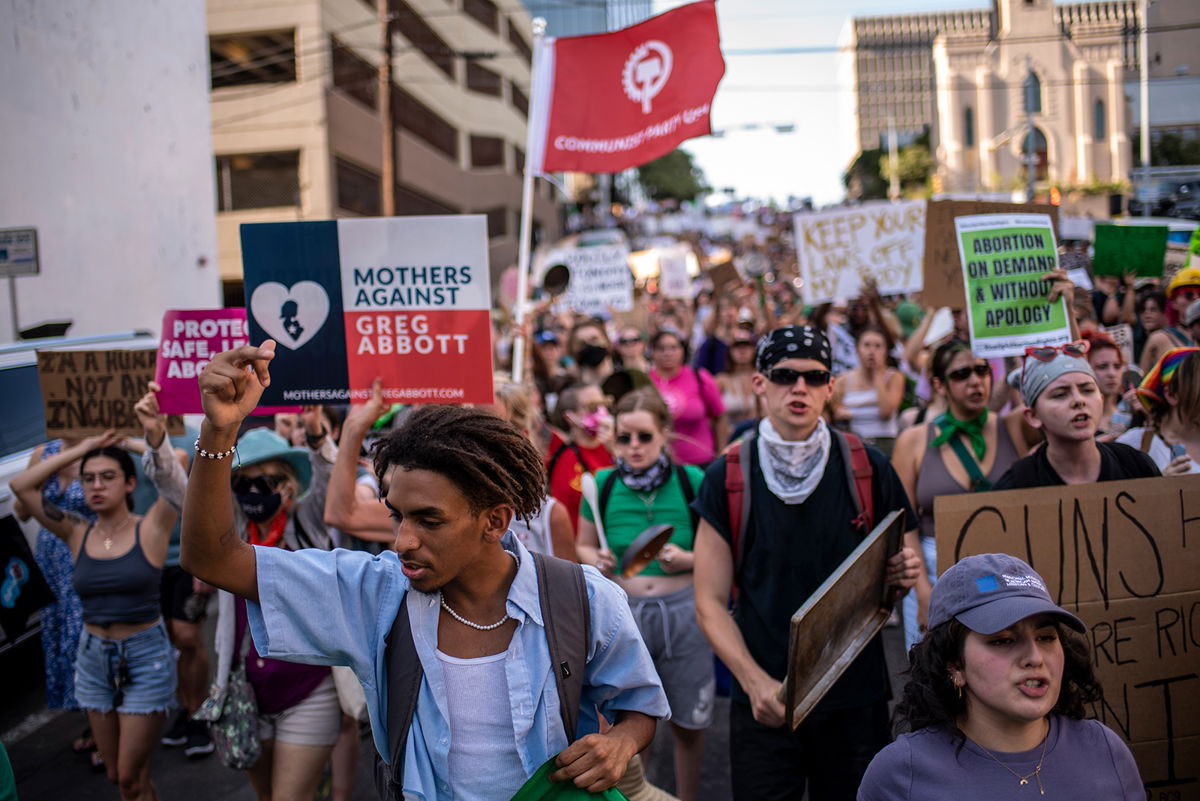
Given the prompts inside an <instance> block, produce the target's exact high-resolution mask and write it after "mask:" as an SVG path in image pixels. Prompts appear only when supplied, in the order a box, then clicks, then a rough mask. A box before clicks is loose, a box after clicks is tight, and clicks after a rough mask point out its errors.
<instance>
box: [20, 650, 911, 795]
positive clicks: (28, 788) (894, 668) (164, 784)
mask: <svg viewBox="0 0 1200 801" xmlns="http://www.w3.org/2000/svg"><path fill="white" fill-rule="evenodd" d="M884 644H885V649H886V651H887V655H888V663H889V666H890V667H891V673H892V682H893V687H895V688H897V689H898V687H899V684H898V683H899V681H900V679H901V676H900V673H899V671H900V670H901V666H902V665H903V663H904V662H903V660H904V655H903V635H902V633H901V631H900V629H898V628H889V629H885V630H884ZM0 668H2V670H3V673H4V675H5V685H6V687H5V691H4V692H5V694H4V702H3V704H2V705H0V741H3V743H4V745H5V747H6V748H7V749H8V752H9V757H10V759H11V761H12V764H13V769H14V771H15V772H16V777H17V791H18V795H19V797H20V799H21V801H76V799H78V801H91V799H97V801H114V800H115V799H117V798H118V797H119V796H118V794H117V790H116V788H115V787H114V786H112V785H111V784H109V782H108V780H107V779H106V778H105V776H104V774H103V773H93V772H92V770H91V768H90V766H89V764H88V758H87V755H86V754H75V753H72V751H71V748H70V744H71V741H72V740H73V739H75V738H76V737H78V736H79V734H80V732H81V731H82V729H83V726H84V720H83V717H82V715H80V714H79V713H73V712H71V713H64V712H49V711H47V710H46V709H45V692H44V688H43V683H42V662H41V646H40V644H39V642H38V641H37V639H36V638H35V639H32V640H30V641H28V642H26V643H24V644H22V645H20V646H18V647H17V649H16V650H15V652H9V653H6V654H3V655H0ZM728 720H729V701H728V699H725V698H718V699H717V706H716V717H715V720H714V722H713V725H712V727H711V728H709V730H708V732H707V733H706V737H705V744H704V752H705V756H704V761H703V764H702V767H701V798H703V799H728V798H729V797H730V788H729V727H728ZM668 729H669V727H668V726H665V725H664V726H660V727H659V732H658V736H657V737H656V738H655V741H654V744H653V745H652V746H651V749H650V753H649V755H648V756H647V758H646V773H647V776H648V777H649V778H650V780H651V781H652V782H653V783H655V784H657V785H658V786H659V787H662V788H663V789H665V790H668V791H670V790H673V789H674V786H675V780H674V776H673V774H672V769H671V738H670V732H669V731H668ZM373 760H374V748H373V745H372V741H371V738H370V736H369V735H366V736H364V738H363V739H362V741H361V748H360V756H359V765H358V774H357V776H356V779H355V786H354V793H353V796H352V798H353V801H374V799H375V798H376V795H375V792H374V787H373V780H372V765H373ZM151 771H152V774H153V777H154V782H155V785H156V787H157V788H158V794H159V797H160V798H161V799H163V801H176V800H178V801H218V799H219V800H220V801H255V796H254V792H253V791H252V790H251V788H250V784H249V782H248V781H247V779H246V778H245V776H244V775H243V774H242V773H241V772H238V771H234V770H230V769H229V768H226V767H225V766H223V765H222V764H221V763H220V761H219V760H218V759H217V758H216V757H215V756H210V757H207V758H203V759H199V760H195V761H191V760H188V759H187V758H186V757H185V756H184V754H183V749H181V748H166V747H160V748H159V749H158V751H156V752H155V754H154V759H153V762H152V767H151ZM328 789H329V788H328V783H327V782H326V786H325V787H323V792H322V793H321V794H320V795H318V798H320V799H325V798H329V795H328Z"/></svg>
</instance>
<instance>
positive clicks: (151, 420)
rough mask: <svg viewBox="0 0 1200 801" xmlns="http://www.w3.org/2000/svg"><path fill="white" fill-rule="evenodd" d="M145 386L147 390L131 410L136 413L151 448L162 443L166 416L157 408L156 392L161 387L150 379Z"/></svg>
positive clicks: (165, 430) (165, 429) (160, 389)
mask: <svg viewBox="0 0 1200 801" xmlns="http://www.w3.org/2000/svg"><path fill="white" fill-rule="evenodd" d="M147 388H148V389H149V391H148V392H147V393H146V394H145V395H143V396H142V398H141V400H139V401H138V402H137V403H135V404H134V406H133V411H134V414H136V415H137V418H138V422H140V423H141V424H142V432H143V433H144V435H145V437H146V444H147V445H149V446H150V447H151V448H157V447H158V446H159V445H161V444H162V441H163V437H165V436H166V435H167V416H166V415H165V414H162V413H161V412H160V411H159V408H158V394H157V393H158V392H160V391H162V387H160V386H159V385H158V384H156V383H155V382H153V381H151V382H150V383H149V384H147Z"/></svg>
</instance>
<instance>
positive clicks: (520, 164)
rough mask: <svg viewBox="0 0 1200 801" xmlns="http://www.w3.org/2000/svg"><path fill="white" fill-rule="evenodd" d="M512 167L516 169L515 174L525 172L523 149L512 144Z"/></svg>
mask: <svg viewBox="0 0 1200 801" xmlns="http://www.w3.org/2000/svg"><path fill="white" fill-rule="evenodd" d="M512 150H513V167H514V168H515V169H516V171H517V175H524V174H525V151H524V150H522V149H521V148H519V147H517V146H516V145H513V149H512Z"/></svg>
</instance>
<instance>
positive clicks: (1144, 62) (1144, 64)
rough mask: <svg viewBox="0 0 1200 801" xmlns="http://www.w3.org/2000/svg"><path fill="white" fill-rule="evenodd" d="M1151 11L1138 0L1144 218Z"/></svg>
mask: <svg viewBox="0 0 1200 801" xmlns="http://www.w3.org/2000/svg"><path fill="white" fill-rule="evenodd" d="M1149 10H1150V0H1138V68H1139V69H1138V73H1139V75H1138V78H1139V80H1138V83H1139V85H1140V87H1141V97H1140V98H1138V100H1139V104H1138V105H1139V116H1141V118H1142V136H1141V140H1142V141H1141V142H1140V144H1141V151H1142V153H1141V156H1142V180H1141V181H1139V182H1138V183H1140V184H1141V190H1142V216H1143V217H1149V216H1150V193H1149V192H1148V191H1147V190H1148V189H1149V187H1150V43H1149V42H1148V41H1147V37H1146V25H1147V18H1146V14H1147V13H1148V12H1149Z"/></svg>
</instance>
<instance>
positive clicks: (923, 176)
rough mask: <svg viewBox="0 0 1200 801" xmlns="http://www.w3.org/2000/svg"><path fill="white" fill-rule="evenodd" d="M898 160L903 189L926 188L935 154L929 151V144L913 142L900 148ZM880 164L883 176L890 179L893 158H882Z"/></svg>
mask: <svg viewBox="0 0 1200 801" xmlns="http://www.w3.org/2000/svg"><path fill="white" fill-rule="evenodd" d="M896 162H897V173H898V174H899V176H900V188H901V189H902V190H914V189H916V190H920V189H924V187H925V185H926V184H928V183H929V174H930V173H931V172H933V156H932V155H931V154H930V153H929V146H928V145H923V144H912V145H908V146H907V147H902V148H900V152H899V153H898V154H897V158H896ZM880 166H881V167H882V169H881V170H880V172H881V173H882V176H883V178H884V179H885V180H888V181H890V180H891V179H892V169H891V159H887V158H885V159H882V161H881V165H880Z"/></svg>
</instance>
